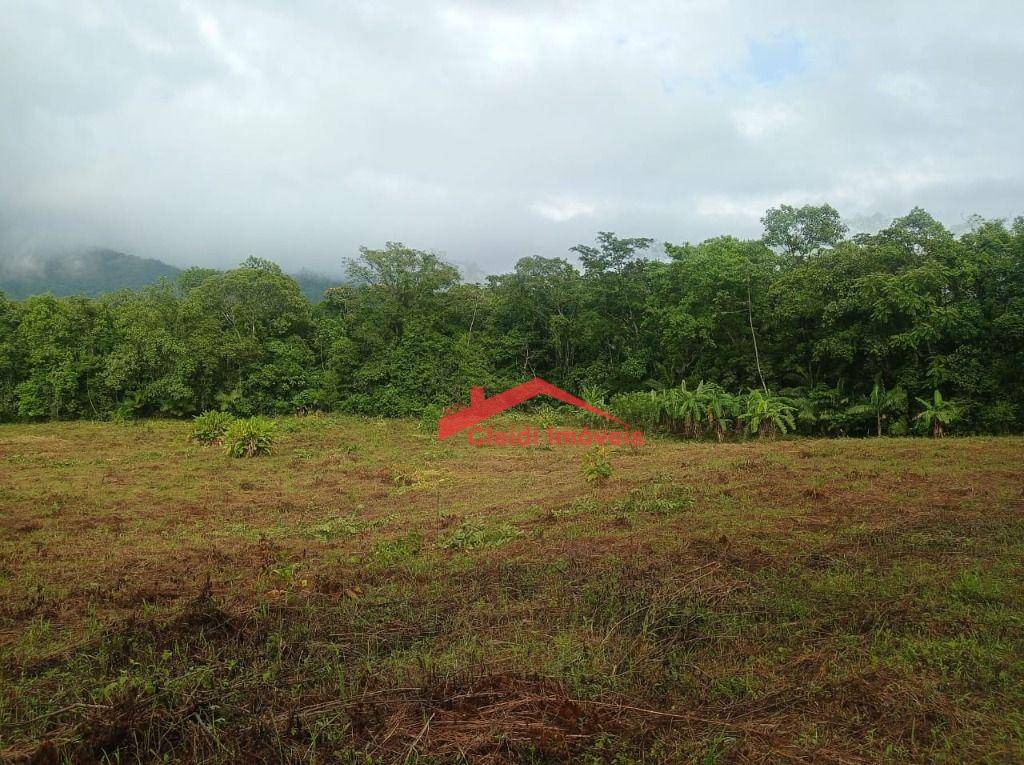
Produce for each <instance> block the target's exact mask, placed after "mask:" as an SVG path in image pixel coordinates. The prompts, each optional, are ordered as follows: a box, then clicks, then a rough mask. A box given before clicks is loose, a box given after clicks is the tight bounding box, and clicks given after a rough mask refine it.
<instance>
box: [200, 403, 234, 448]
mask: <svg viewBox="0 0 1024 765" xmlns="http://www.w3.org/2000/svg"><path fill="white" fill-rule="evenodd" d="M234 421H235V416H234V415H233V414H231V413H229V412H218V411H209V412H203V413H202V414H200V415H198V416H197V417H196V418H195V419H194V420H192V440H193V441H198V442H199V443H201V444H207V445H210V444H220V443H223V442H224V436H225V435H226V434H227V432H228V428H230V427H231V425H232V423H234Z"/></svg>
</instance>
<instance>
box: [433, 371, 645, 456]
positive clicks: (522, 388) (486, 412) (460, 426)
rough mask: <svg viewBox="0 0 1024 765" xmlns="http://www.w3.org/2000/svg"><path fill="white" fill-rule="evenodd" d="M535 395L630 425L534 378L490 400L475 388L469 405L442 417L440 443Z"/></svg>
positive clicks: (471, 393) (439, 428)
mask: <svg viewBox="0 0 1024 765" xmlns="http://www.w3.org/2000/svg"><path fill="white" fill-rule="evenodd" d="M534 396H550V397H551V398H553V399H557V400H558V401H561V402H563V403H565V404H571V405H572V406H576V407H579V408H580V409H584V410H586V411H588V412H590V413H591V414H596V415H599V416H601V417H604V418H605V419H606V420H610V421H612V422H617V423H620V424H621V425H623V426H626V427H628V426H627V425H626V423H625V422H623V421H622V420H620V419H619V418H618V417H616V416H614V415H611V414H608V412H605V411H603V410H601V409H598V408H597V407H596V406H591V405H590V404H588V403H587V402H586V401H584V400H583V399H581V398H579V397H577V396H574V395H572V394H571V393H568V392H566V391H564V390H562V389H561V388H559V387H557V386H555V385H552V384H551V383H549V382H547V381H546V380H541V379H540V378H539V377H534V378H533V379H532V380H530V381H529V382H524V383H523V384H522V385H517V386H515V387H514V388H509V389H508V390H507V391H504V392H503V393H498V394H497V395H494V396H491V397H490V398H487V397H486V396H485V395H484V389H483V388H480V387H476V388H471V389H470V391H469V406H467V407H465V408H464V409H459V410H457V411H455V412H452V413H451V414H447V415H445V416H444V417H442V418H441V420H440V422H438V424H437V440H438V441H443V440H444V439H446V438H449V437H450V436H453V435H455V434H456V433H459V432H461V431H463V430H466V429H467V428H472V427H473V426H474V425H477V424H478V423H480V422H482V421H483V420H486V419H487V418H488V417H493V416H494V415H496V414H500V413H501V412H504V411H506V410H508V409H511V408H512V407H514V406H517V405H519V404H522V403H523V402H524V401H529V400H530V399H531V398H533V397H534Z"/></svg>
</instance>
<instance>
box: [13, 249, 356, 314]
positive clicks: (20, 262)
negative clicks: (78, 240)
mask: <svg viewBox="0 0 1024 765" xmlns="http://www.w3.org/2000/svg"><path fill="white" fill-rule="evenodd" d="M181 272H182V269H181V268H178V267H177V266H172V265H170V264H169V263H164V262H163V261H161V260H155V259H153V258H140V257H138V256H136V255H128V254H126V253H123V252H116V251H115V250H108V249H103V248H92V249H88V250H82V251H79V252H70V253H59V254H49V255H38V254H31V255H9V254H4V253H2V252H0V292H3V293H4V294H5V295H6V296H7V297H8V298H11V299H13V300H21V299H24V298H26V297H29V296H31V295H43V294H46V293H52V294H53V295H56V296H58V297H64V296H68V295H85V296H87V297H97V296H99V295H103V294H106V293H110V292H116V291H118V290H123V289H133V290H134V289H140V288H142V287H145V286H147V285H150V284H156V283H157V282H159V281H160V280H161V279H168V280H172V279H174V278H175V277H177V276H178V274H180V273H181ZM292 278H293V279H295V281H296V282H298V284H299V287H300V288H301V289H302V292H303V294H304V295H305V296H306V297H307V298H308V299H309V300H310V301H312V302H317V301H319V300H320V299H321V297H322V296H323V293H324V290H326V289H328V288H330V287H335V286H337V285H339V284H341V283H342V281H343V280H342V279H341V278H339V277H331V276H328V275H326V274H321V273H316V272H312V271H300V272H299V273H298V274H294V275H293V276H292Z"/></svg>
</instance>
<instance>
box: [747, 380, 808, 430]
mask: <svg viewBox="0 0 1024 765" xmlns="http://www.w3.org/2000/svg"><path fill="white" fill-rule="evenodd" d="M795 411H796V406H795V403H794V402H793V401H792V400H791V399H788V398H785V397H784V396H773V395H772V394H770V393H764V392H763V391H760V390H758V389H756V388H751V390H750V393H749V394H748V395H747V408H746V411H745V412H743V414H741V415H740V420H742V421H743V422H745V423H746V425H747V433H749V434H750V435H755V434H756V435H757V436H759V437H761V438H764V437H766V436H767V437H768V438H775V436H776V434H778V433H782V434H783V435H785V434H786V433H788V432H789V431H790V430H794V429H795V428H796V420H795V419H794V417H793V413H794V412H795Z"/></svg>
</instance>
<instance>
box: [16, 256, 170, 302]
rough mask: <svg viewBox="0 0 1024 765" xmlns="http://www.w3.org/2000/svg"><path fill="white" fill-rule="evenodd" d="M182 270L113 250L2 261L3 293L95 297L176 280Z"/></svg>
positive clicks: (17, 295) (21, 295) (23, 295)
mask: <svg viewBox="0 0 1024 765" xmlns="http://www.w3.org/2000/svg"><path fill="white" fill-rule="evenodd" d="M180 272H181V269H180V268H175V267H174V266H171V265H168V264H167V263H163V262H161V261H159V260H152V259H149V258H138V257H136V256H134V255H125V254H124V253H123V252H115V251H114V250H102V249H93V250H85V251H84V252H79V253H74V254H69V255H51V256H32V257H20V258H19V257H15V258H3V259H0V291H2V292H4V293H5V294H6V295H7V297H8V298H12V299H15V300H20V299H21V298H25V297H28V296H29V295H40V294H43V293H46V292H52V293H53V294H54V295H58V296H63V295H88V296H90V297H95V296H96V295H101V294H103V293H105V292H115V291H117V290H120V289H138V288H140V287H145V286H146V285H147V284H153V283H155V282H157V281H159V280H160V278H161V277H164V278H167V279H173V278H174V277H175V276H177V275H178V274H179V273H180Z"/></svg>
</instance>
